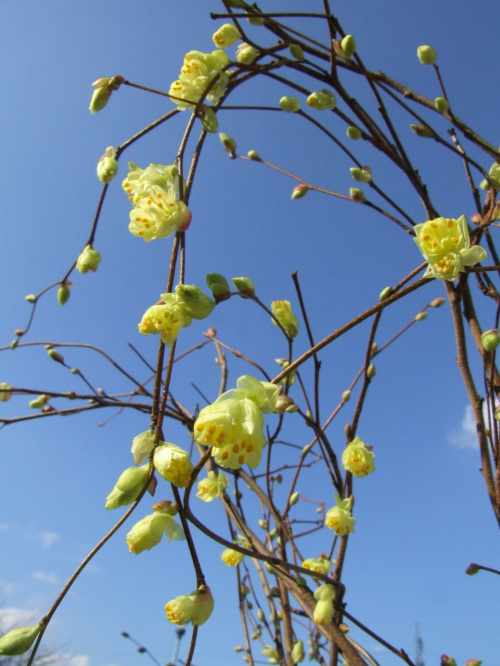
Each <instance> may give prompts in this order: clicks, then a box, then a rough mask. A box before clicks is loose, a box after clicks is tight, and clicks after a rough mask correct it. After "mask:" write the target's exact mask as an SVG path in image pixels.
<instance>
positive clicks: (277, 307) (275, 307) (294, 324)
mask: <svg viewBox="0 0 500 666" xmlns="http://www.w3.org/2000/svg"><path fill="white" fill-rule="evenodd" d="M271 311H272V313H273V315H274V316H275V317H276V319H277V320H278V321H279V323H280V324H281V326H282V327H283V328H284V329H285V333H286V334H287V335H288V337H289V338H294V337H295V336H296V335H297V333H298V332H299V322H298V320H297V317H296V316H295V315H294V314H293V312H292V306H291V305H290V301H273V302H272V303H271ZM271 321H272V322H273V324H274V325H275V326H277V325H278V324H277V323H276V322H275V320H274V319H271Z"/></svg>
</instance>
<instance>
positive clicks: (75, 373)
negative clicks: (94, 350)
mask: <svg viewBox="0 0 500 666" xmlns="http://www.w3.org/2000/svg"><path fill="white" fill-rule="evenodd" d="M70 372H71V373H72V374H73V375H79V374H80V370H78V368H71V369H70Z"/></svg>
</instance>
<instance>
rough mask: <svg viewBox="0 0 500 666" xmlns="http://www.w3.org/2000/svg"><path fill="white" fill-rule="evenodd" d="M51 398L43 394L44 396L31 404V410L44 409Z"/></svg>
mask: <svg viewBox="0 0 500 666" xmlns="http://www.w3.org/2000/svg"><path fill="white" fill-rule="evenodd" d="M49 398H50V396H48V395H45V393H42V395H39V396H38V398H34V399H33V400H31V401H30V402H29V407H30V408H31V409H42V407H45V405H46V403H47V400H48V399H49Z"/></svg>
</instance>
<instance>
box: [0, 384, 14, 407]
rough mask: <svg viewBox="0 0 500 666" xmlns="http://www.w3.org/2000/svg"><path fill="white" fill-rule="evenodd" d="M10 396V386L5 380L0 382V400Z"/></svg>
mask: <svg viewBox="0 0 500 666" xmlns="http://www.w3.org/2000/svg"><path fill="white" fill-rule="evenodd" d="M11 398H12V386H11V385H10V384H7V382H2V383H1V384H0V402H7V400H10V399H11Z"/></svg>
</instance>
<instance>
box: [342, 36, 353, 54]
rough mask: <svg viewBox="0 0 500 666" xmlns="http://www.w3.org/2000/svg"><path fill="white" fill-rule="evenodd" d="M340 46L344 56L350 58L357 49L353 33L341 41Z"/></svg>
mask: <svg viewBox="0 0 500 666" xmlns="http://www.w3.org/2000/svg"><path fill="white" fill-rule="evenodd" d="M340 47H341V49H342V52H343V54H344V55H343V57H344V58H350V57H351V56H352V54H353V53H354V52H355V51H356V40H355V39H354V37H353V36H352V35H346V36H345V37H344V39H343V40H342V41H341V42H340Z"/></svg>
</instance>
